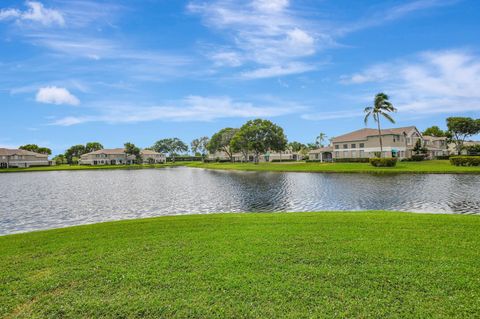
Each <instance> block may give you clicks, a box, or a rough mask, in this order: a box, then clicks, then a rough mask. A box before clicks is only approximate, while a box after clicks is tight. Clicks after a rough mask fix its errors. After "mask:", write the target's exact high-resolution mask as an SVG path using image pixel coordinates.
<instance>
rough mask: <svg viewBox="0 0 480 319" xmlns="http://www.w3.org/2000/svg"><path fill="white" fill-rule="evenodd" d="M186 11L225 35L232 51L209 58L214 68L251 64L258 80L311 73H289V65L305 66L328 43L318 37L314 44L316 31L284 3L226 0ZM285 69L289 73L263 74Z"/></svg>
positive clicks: (192, 5) (194, 5)
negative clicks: (309, 58) (214, 65)
mask: <svg viewBox="0 0 480 319" xmlns="http://www.w3.org/2000/svg"><path fill="white" fill-rule="evenodd" d="M188 9H189V10H190V12H192V13H196V14H199V15H201V16H202V17H203V19H204V21H205V23H206V24H207V25H208V26H210V27H212V28H214V29H217V30H221V31H225V32H226V34H227V35H228V37H229V41H230V42H231V46H232V48H233V49H232V50H229V51H228V53H226V52H225V51H224V50H223V49H220V50H218V51H215V50H214V51H213V52H211V53H210V54H209V58H210V59H212V60H214V61H215V64H216V65H217V66H234V67H238V66H240V65H248V64H250V66H252V67H254V68H258V73H259V74H262V76H261V77H272V76H280V75H288V74H294V73H303V72H306V71H311V70H313V69H315V66H314V65H311V66H310V67H308V68H306V67H302V68H295V70H296V72H292V71H293V70H294V68H292V67H291V65H299V64H303V65H305V64H307V62H306V61H304V59H305V58H307V57H310V56H312V55H314V54H315V53H316V52H317V48H318V47H320V46H325V45H326V44H327V43H328V44H330V43H331V42H330V39H329V37H328V35H327V34H322V35H321V36H319V37H318V40H319V41H320V42H319V41H317V36H316V35H317V33H318V32H319V31H318V30H315V28H314V27H313V26H312V25H311V24H310V23H307V22H306V21H304V20H303V19H301V18H299V17H298V16H299V15H298V14H297V13H295V12H294V11H293V10H290V9H289V1H287V0H254V1H250V2H248V3H246V4H245V3H244V2H236V1H228V0H218V1H213V2H210V3H198V2H192V3H190V4H189V6H188ZM314 30H315V31H314ZM284 69H288V70H289V71H288V72H281V71H277V72H265V71H266V70H284ZM255 71H256V70H253V71H252V72H255ZM248 73H250V72H248ZM249 78H258V77H256V76H252V77H249Z"/></svg>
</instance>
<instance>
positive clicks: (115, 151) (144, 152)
mask: <svg viewBox="0 0 480 319" xmlns="http://www.w3.org/2000/svg"><path fill="white" fill-rule="evenodd" d="M96 154H106V155H124V154H125V149H124V148H110V149H108V148H106V149H103V150H98V151H94V152H90V153H87V154H83V155H96ZM141 154H142V155H154V154H161V153H157V152H155V151H151V150H142V151H141ZM83 155H82V156H83Z"/></svg>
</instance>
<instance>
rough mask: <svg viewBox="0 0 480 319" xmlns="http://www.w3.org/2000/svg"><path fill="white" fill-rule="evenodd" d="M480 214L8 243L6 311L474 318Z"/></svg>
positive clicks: (177, 227)
mask: <svg viewBox="0 0 480 319" xmlns="http://www.w3.org/2000/svg"><path fill="white" fill-rule="evenodd" d="M479 232H480V217H477V216H453V215H421V214H408V213H388V212H365V213H290V214H280V213H278V214H220V215H202V216H199V215H197V216H181V217H180V216H179V217H162V218H156V219H145V220H135V221H123V222H114V223H104V224H96V225H89V226H82V227H74V228H67V229H59V230H52V231H46V232H36V233H27V234H20V235H11V236H4V237H0V269H1V272H0V317H6V318H55V317H62V318H63V317H65V318H68V317H70V318H79V317H88V318H126V317H142V318H143V317H150V318H162V317H164V318H171V317H178V318H185V317H189V318H239V317H243V318H275V317H276V318H278V317H284V318H285V317H286V318H301V317H328V318H332V317H373V318H380V317H397V318H405V317H415V318H426V317H428V318H432V317H437V318H440V317H444V318H453V317H457V318H466V317H469V318H473V317H475V316H478V314H479V313H480V277H479V276H478V269H479V268H480V250H479V249H478V247H479V245H480V237H479V236H478V234H479Z"/></svg>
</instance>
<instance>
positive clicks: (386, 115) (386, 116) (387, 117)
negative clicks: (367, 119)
mask: <svg viewBox="0 0 480 319" xmlns="http://www.w3.org/2000/svg"><path fill="white" fill-rule="evenodd" d="M380 114H382V115H383V117H384V118H386V119H387V120H389V121H390V122H391V123H395V120H394V119H393V118H392V117H391V116H390V114H388V113H384V112H382V113H380Z"/></svg>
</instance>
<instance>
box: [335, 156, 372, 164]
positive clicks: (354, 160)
mask: <svg viewBox="0 0 480 319" xmlns="http://www.w3.org/2000/svg"><path fill="white" fill-rule="evenodd" d="M333 161H334V162H337V163H368V157H356V158H335V159H334V160H333Z"/></svg>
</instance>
